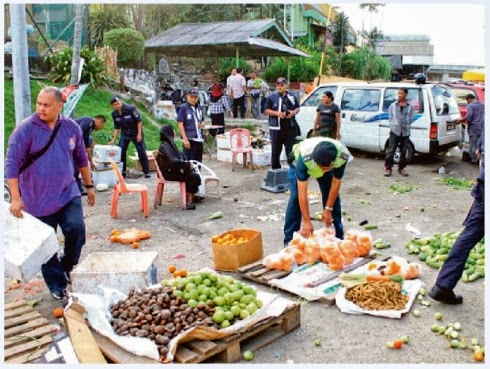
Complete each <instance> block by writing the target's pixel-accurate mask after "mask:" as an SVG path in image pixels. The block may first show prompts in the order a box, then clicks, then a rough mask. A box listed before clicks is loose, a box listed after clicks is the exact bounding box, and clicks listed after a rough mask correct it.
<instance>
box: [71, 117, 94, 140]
mask: <svg viewBox="0 0 490 369" xmlns="http://www.w3.org/2000/svg"><path fill="white" fill-rule="evenodd" d="M75 122H77V123H78V125H79V126H80V128H81V129H82V134H83V143H84V144H85V147H90V133H92V131H93V130H94V127H95V121H94V118H91V117H81V118H77V119H75Z"/></svg>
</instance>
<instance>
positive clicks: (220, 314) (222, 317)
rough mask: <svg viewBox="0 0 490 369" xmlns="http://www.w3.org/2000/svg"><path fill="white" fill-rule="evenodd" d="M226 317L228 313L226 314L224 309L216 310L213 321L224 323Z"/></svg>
mask: <svg viewBox="0 0 490 369" xmlns="http://www.w3.org/2000/svg"><path fill="white" fill-rule="evenodd" d="M225 318H226V315H225V312H224V311H221V310H218V311H215V312H214V314H213V322H215V323H217V324H220V323H223V321H224V320H225ZM228 323H229V322H228Z"/></svg>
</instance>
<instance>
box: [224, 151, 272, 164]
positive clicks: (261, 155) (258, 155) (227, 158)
mask: <svg viewBox="0 0 490 369" xmlns="http://www.w3.org/2000/svg"><path fill="white" fill-rule="evenodd" d="M253 152H254V153H253V156H254V158H253V160H254V164H255V165H261V166H266V165H271V153H270V151H269V152H267V151H264V150H262V149H253ZM231 158H232V153H231V150H226V149H219V148H218V151H217V160H218V161H221V162H225V163H231ZM237 163H238V164H240V165H243V154H238V155H237ZM247 163H250V155H247Z"/></svg>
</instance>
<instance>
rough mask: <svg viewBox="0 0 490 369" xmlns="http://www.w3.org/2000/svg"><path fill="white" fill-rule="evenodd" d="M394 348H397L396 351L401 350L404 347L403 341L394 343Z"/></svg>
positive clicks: (397, 340)
mask: <svg viewBox="0 0 490 369" xmlns="http://www.w3.org/2000/svg"><path fill="white" fill-rule="evenodd" d="M393 346H394V347H395V348H396V349H401V348H402V346H403V342H402V340H401V339H396V340H394V341H393Z"/></svg>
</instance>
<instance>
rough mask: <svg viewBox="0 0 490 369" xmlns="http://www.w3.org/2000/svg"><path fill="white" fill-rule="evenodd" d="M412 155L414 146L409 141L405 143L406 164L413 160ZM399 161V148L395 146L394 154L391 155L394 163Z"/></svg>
mask: <svg viewBox="0 0 490 369" xmlns="http://www.w3.org/2000/svg"><path fill="white" fill-rule="evenodd" d="M414 155H415V148H414V147H413V144H412V143H411V142H410V141H409V142H408V145H407V152H406V153H405V157H406V159H407V164H409V163H411V162H412V161H413V157H414ZM399 161H400V149H399V148H397V149H396V151H395V155H393V162H394V163H395V164H398V163H399Z"/></svg>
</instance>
